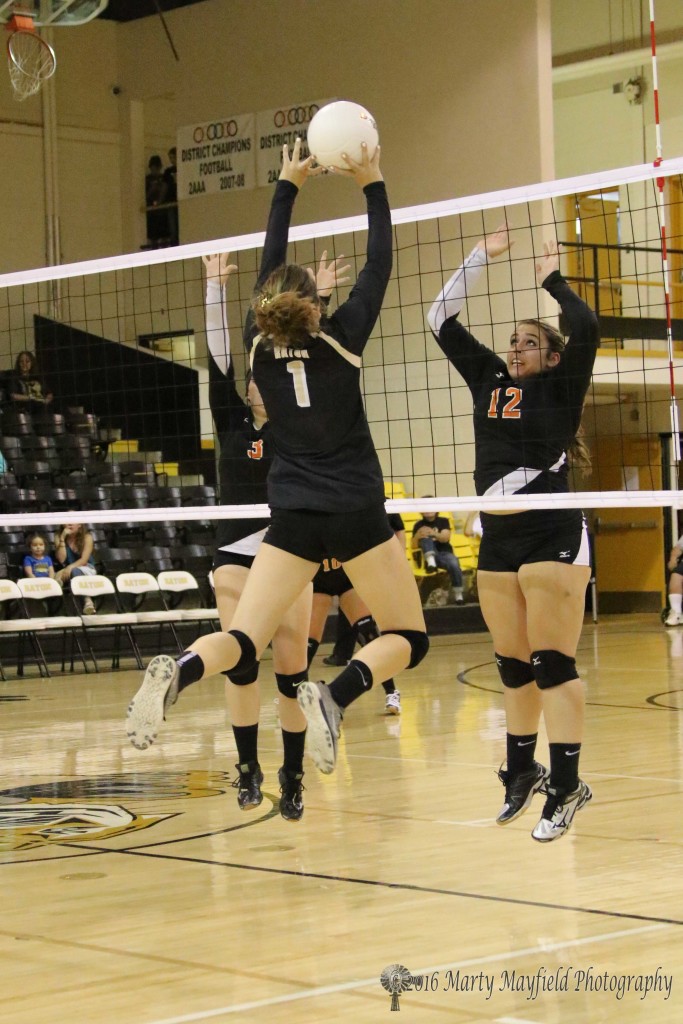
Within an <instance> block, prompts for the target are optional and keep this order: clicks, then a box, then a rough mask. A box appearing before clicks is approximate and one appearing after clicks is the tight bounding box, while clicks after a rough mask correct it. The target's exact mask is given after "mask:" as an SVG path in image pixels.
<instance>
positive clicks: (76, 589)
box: [70, 576, 144, 672]
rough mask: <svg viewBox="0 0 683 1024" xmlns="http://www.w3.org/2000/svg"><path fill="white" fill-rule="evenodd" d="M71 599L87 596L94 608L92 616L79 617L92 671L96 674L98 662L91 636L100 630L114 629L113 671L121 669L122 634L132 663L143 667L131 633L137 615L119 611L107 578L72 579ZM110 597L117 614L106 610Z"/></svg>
mask: <svg viewBox="0 0 683 1024" xmlns="http://www.w3.org/2000/svg"><path fill="white" fill-rule="evenodd" d="M70 582H71V597H72V599H73V600H74V601H75V600H76V599H78V598H85V597H89V598H90V599H91V600H92V601H93V603H94V605H95V608H96V609H97V612H96V614H95V615H81V616H80V620H81V623H82V625H83V629H84V631H85V635H86V638H87V639H88V646H89V649H90V653H91V655H92V660H93V662H94V663H95V670H96V671H97V672H99V667H98V665H97V659H96V658H95V653H94V651H93V646H92V644H91V643H90V637H89V636H88V634H90V636H93V638H94V634H95V633H96V632H97V631H98V630H101V629H111V628H112V627H113V628H114V643H113V647H112V657H111V667H112V669H117V668H120V664H121V633H122V632H123V633H125V635H126V636H127V637H128V642H129V643H130V647H131V650H132V652H133V656H134V658H135V661H136V662H137V666H138V668H143V667H144V665H143V662H142V658H141V656H140V648H139V647H138V644H137V640H136V639H135V635H134V633H133V629H132V627H133V626H134V625H135V624H136V623H137V615H136V614H135V612H122V611H120V610H119V602H118V597H117V593H116V588H115V587H114V584H113V583H112V581H111V580H110V579H108V578H107V577H106V576H73V577H72V578H71V581H70ZM108 598H111V599H112V601H111V603H113V605H114V607H115V608H116V611H112V612H108V611H106V604H107V599H108Z"/></svg>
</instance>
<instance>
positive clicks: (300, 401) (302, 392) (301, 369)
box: [287, 359, 311, 409]
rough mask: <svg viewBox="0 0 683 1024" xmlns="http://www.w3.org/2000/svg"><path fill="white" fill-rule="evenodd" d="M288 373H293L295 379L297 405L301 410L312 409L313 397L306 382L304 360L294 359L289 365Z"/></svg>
mask: <svg viewBox="0 0 683 1024" xmlns="http://www.w3.org/2000/svg"><path fill="white" fill-rule="evenodd" d="M287 373H291V375H292V377H293V379H294V394H295V395H296V404H297V405H298V406H299V408H301V409H310V407H311V396H310V395H309V393H308V381H307V380H306V367H305V366H304V362H303V359H294V360H293V361H292V362H291V363H287Z"/></svg>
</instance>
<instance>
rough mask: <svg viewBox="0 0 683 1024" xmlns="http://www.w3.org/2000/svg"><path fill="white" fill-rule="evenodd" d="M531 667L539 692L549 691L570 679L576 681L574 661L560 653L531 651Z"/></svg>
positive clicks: (577, 676)
mask: <svg viewBox="0 0 683 1024" xmlns="http://www.w3.org/2000/svg"><path fill="white" fill-rule="evenodd" d="M531 666H532V668H533V670H534V679H535V680H536V685H537V686H538V688H539V690H550V689H551V688H552V687H553V686H561V685H562V683H568V682H570V680H572V679H578V678H579V673H578V672H577V671H576V659H575V658H570V657H569V656H568V655H567V654H562V653H561V652H560V651H533V652H532V654H531Z"/></svg>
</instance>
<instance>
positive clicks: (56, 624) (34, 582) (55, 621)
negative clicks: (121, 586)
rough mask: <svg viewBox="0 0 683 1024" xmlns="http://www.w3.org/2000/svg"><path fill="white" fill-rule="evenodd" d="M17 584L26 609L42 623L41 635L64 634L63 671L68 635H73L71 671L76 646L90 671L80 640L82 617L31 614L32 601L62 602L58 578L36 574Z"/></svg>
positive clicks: (84, 669) (63, 668) (27, 612)
mask: <svg viewBox="0 0 683 1024" xmlns="http://www.w3.org/2000/svg"><path fill="white" fill-rule="evenodd" d="M17 586H18V588H19V592H20V594H21V600H22V604H23V607H24V610H25V611H26V614H27V616H29V617H30V619H31V621H32V622H33V623H34V624H35V625H36V626H38V624H40V627H41V635H42V636H45V635H48V636H49V634H50V633H57V632H59V633H61V634H62V672H64V671H65V666H66V638H67V636H70V637H71V671H72V672H73V670H74V647H75V648H76V650H77V651H78V656H79V658H80V659H81V661H82V662H83V671H84V672H88V671H89V669H88V665H87V662H86V660H85V655H84V654H83V648H82V647H81V642H80V634H81V633H82V630H83V625H82V623H81V620H80V617H79V616H78V615H50V614H49V613H48V614H47V615H38V616H35V617H34V616H31V614H30V611H29V605H30V604H31V602H32V601H33V602H34V601H40V602H46V604H48V605H49V604H52V603H53V601H54V600H58V601H59V603H60V604H61V603H62V600H63V594H62V588H61V587H60V585H59V583H57V580H53V579H51V578H50V577H49V576H35V577H32V578H27V579H22V580H19V581H18V582H17ZM93 664H94V658H93Z"/></svg>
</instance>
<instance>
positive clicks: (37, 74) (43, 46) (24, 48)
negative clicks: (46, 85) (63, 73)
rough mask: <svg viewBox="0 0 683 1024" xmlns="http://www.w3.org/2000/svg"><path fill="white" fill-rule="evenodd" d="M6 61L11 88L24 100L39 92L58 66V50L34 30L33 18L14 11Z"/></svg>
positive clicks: (10, 22) (9, 28)
mask: <svg viewBox="0 0 683 1024" xmlns="http://www.w3.org/2000/svg"><path fill="white" fill-rule="evenodd" d="M7 30H8V32H9V33H10V35H9V38H8V40H7V63H8V66H9V78H10V82H11V83H12V91H13V92H14V97H15V99H17V100H25V99H27V98H28V97H29V96H33V95H34V94H35V93H37V92H38V90H39V89H40V87H41V85H42V84H43V82H45V81H47V79H48V78H51V77H52V75H54V73H55V70H56V68H57V58H56V56H55V52H54V50H53V49H52V47H51V46H50V44H49V43H47V42H46V41H45V40H44V39H41V38H40V36H39V35H38V33H37V32H36V30H35V27H34V24H33V18H32V16H31V15H30V14H27V13H25V12H19V11H15V12H14V13H13V14H12V17H11V18H10V19H9V21H8V22H7Z"/></svg>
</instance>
